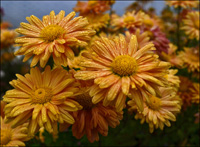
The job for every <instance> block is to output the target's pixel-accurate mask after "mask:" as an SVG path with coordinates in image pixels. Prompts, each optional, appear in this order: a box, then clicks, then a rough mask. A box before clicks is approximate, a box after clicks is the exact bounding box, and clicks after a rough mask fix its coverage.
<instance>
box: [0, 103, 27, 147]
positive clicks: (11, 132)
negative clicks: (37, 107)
mask: <svg viewBox="0 0 200 147" xmlns="http://www.w3.org/2000/svg"><path fill="white" fill-rule="evenodd" d="M5 104H6V103H5V102H3V101H1V129H0V131H1V142H0V146H8V147H11V146H12V147H15V146H25V144H24V141H27V140H28V139H29V138H28V136H27V125H28V123H24V124H23V125H20V126H18V127H16V128H12V127H11V124H10V123H7V124H6V123H5V122H4V120H5V119H4V112H3V108H4V106H5Z"/></svg>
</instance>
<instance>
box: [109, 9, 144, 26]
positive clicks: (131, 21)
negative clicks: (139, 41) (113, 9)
mask: <svg viewBox="0 0 200 147" xmlns="http://www.w3.org/2000/svg"><path fill="white" fill-rule="evenodd" d="M145 15H146V14H145V13H144V12H142V11H139V12H137V13H136V12H135V11H132V12H127V13H126V14H124V15H123V16H122V17H119V16H117V15H116V14H113V16H112V20H111V25H113V26H114V27H117V28H127V29H130V28H131V29H132V28H135V27H139V26H141V25H142V22H143V17H145Z"/></svg>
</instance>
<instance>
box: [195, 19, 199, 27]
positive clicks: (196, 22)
mask: <svg viewBox="0 0 200 147" xmlns="http://www.w3.org/2000/svg"><path fill="white" fill-rule="evenodd" d="M194 26H195V28H196V29H199V20H196V21H195V22H194Z"/></svg>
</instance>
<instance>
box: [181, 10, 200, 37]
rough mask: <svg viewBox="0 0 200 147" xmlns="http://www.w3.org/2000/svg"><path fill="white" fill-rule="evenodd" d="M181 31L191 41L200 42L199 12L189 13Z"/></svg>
mask: <svg viewBox="0 0 200 147" xmlns="http://www.w3.org/2000/svg"><path fill="white" fill-rule="evenodd" d="M181 29H182V30H184V31H185V33H186V34H187V35H188V36H189V38H190V39H197V40H199V11H192V12H189V13H187V15H186V19H183V26H182V27H181Z"/></svg>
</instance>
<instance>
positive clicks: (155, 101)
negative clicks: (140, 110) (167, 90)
mask: <svg viewBox="0 0 200 147" xmlns="http://www.w3.org/2000/svg"><path fill="white" fill-rule="evenodd" d="M149 99H150V102H149V103H148V104H147V105H148V106H149V107H150V108H151V109H153V110H158V109H159V108H160V106H161V100H160V98H157V97H155V96H153V95H152V96H151V97H150V98H149Z"/></svg>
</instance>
